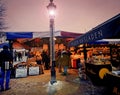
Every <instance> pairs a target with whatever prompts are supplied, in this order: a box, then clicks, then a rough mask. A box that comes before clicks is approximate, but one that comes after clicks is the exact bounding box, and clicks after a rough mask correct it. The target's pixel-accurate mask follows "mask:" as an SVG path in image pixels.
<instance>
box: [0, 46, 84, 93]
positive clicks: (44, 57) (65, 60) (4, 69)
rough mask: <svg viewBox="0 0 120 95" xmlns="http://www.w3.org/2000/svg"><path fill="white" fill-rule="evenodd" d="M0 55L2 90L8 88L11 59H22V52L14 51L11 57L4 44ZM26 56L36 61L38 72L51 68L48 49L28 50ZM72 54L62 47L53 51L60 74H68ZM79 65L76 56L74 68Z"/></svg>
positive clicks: (41, 72)
mask: <svg viewBox="0 0 120 95" xmlns="http://www.w3.org/2000/svg"><path fill="white" fill-rule="evenodd" d="M76 55H77V53H76ZM0 56H1V59H0V77H1V78H0V86H1V89H0V90H1V91H4V90H8V89H10V87H9V82H10V74H11V67H10V66H12V64H13V61H17V60H18V61H21V60H22V53H21V52H16V51H15V52H14V57H13V55H12V54H11V53H10V51H9V48H8V47H7V46H4V47H3V51H1V52H0ZM26 56H27V57H28V58H27V60H29V59H31V58H34V62H36V64H37V65H38V66H39V70H40V74H44V70H49V69H50V68H51V64H50V54H49V52H48V51H42V52H41V51H38V50H37V51H35V52H34V53H33V52H31V51H29V52H27V54H26ZM73 56H75V53H74V54H73V53H71V52H70V50H65V49H63V50H58V51H57V52H55V59H56V60H55V61H56V68H58V72H59V73H61V74H62V75H68V73H69V72H68V69H70V68H72V60H73ZM30 62H31V61H30ZM6 64H7V65H6ZM12 67H13V66H12ZM81 67H82V64H81V59H80V57H79V56H78V58H77V59H76V68H77V69H78V70H79V69H80V68H81ZM5 77H6V78H5ZM4 79H6V83H4Z"/></svg>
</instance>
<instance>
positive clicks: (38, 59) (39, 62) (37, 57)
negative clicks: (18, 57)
mask: <svg viewBox="0 0 120 95" xmlns="http://www.w3.org/2000/svg"><path fill="white" fill-rule="evenodd" d="M36 62H37V64H38V65H39V68H40V74H44V71H43V64H42V57H41V55H37V56H36Z"/></svg>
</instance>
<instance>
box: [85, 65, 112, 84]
mask: <svg viewBox="0 0 120 95" xmlns="http://www.w3.org/2000/svg"><path fill="white" fill-rule="evenodd" d="M85 70H86V75H87V76H88V77H89V78H90V79H91V81H92V83H93V84H95V85H106V83H105V81H104V79H103V78H104V75H105V74H106V73H107V72H110V71H112V66H111V64H90V63H85Z"/></svg>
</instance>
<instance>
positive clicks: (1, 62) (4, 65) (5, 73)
mask: <svg viewBox="0 0 120 95" xmlns="http://www.w3.org/2000/svg"><path fill="white" fill-rule="evenodd" d="M12 63H13V56H12V54H11V53H10V51H9V49H8V46H3V50H2V51H1V52H0V66H1V80H0V86H1V91H4V90H9V89H10V86H9V83H10V75H11V69H12ZM4 79H6V81H5V83H4ZM4 86H5V87H4Z"/></svg>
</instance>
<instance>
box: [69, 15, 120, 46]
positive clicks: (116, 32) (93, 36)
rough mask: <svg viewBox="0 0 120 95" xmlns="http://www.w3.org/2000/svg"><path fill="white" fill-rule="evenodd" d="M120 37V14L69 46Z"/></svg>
mask: <svg viewBox="0 0 120 95" xmlns="http://www.w3.org/2000/svg"><path fill="white" fill-rule="evenodd" d="M119 38H120V14H118V15H116V16H114V17H113V18H111V19H109V20H107V21H106V22H104V23H102V24H100V25H98V26H97V27H95V28H93V29H92V30H90V31H88V32H87V33H85V34H84V35H81V36H79V37H77V38H76V39H74V40H73V41H71V42H70V43H69V46H78V45H80V44H85V43H90V42H95V41H96V40H101V39H119Z"/></svg>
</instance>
